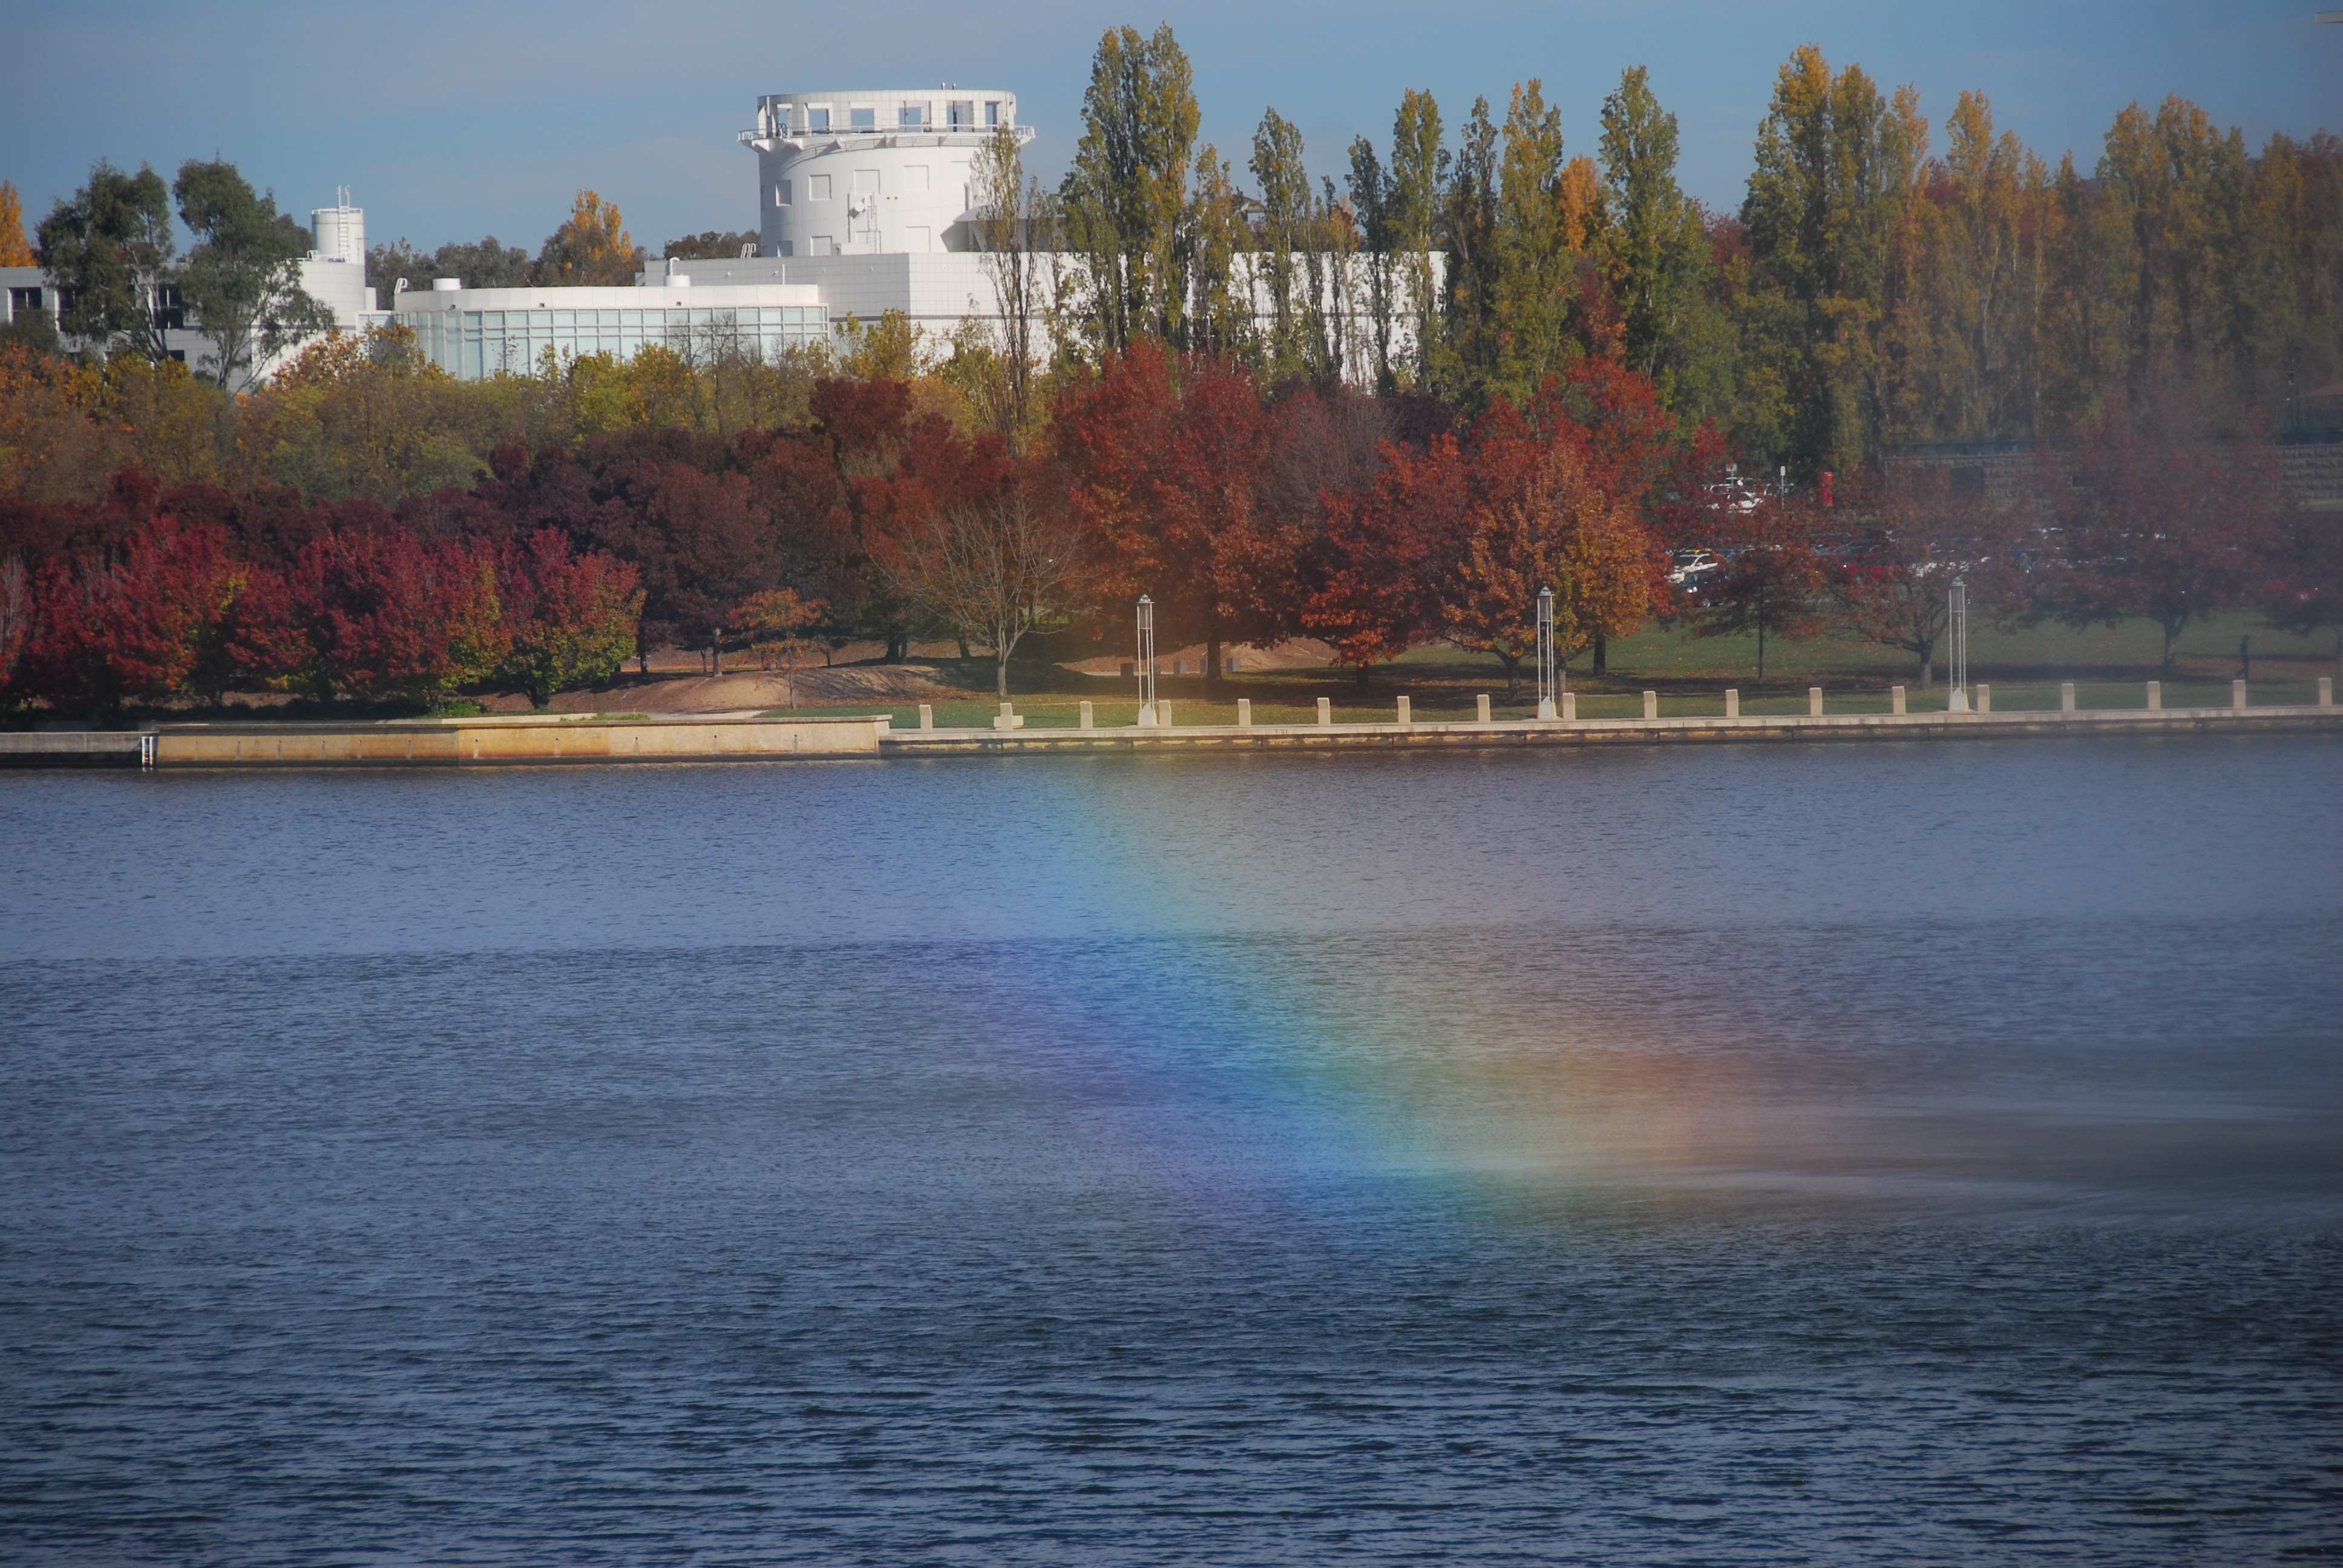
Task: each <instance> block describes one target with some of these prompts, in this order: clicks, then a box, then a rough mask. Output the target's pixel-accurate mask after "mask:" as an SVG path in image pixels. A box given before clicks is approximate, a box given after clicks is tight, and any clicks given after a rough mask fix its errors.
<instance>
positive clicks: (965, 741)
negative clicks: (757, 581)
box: [880, 708, 2343, 757]
mask: <svg viewBox="0 0 2343 1568" xmlns="http://www.w3.org/2000/svg"><path fill="white" fill-rule="evenodd" d="M2299 730H2315V731H2325V732H2327V733H2329V734H2338V735H2343V708H2254V709H2245V710H2243V711H2238V710H2237V709H2227V708H2201V709H2163V710H2161V711H2157V712H2147V711H2145V710H2141V709H2112V710H2102V711H2092V710H2086V711H2083V712H2077V713H1912V714H1892V713H1845V714H1823V715H1819V716H1810V715H1806V714H1797V715H1765V716H1759V717H1753V718H1747V719H1725V718H1722V717H1719V718H1713V719H1712V718H1699V719H1575V720H1568V721H1564V720H1560V719H1556V720H1548V721H1539V720H1517V721H1513V722H1508V723H1501V724H1433V723H1421V722H1419V723H1413V724H1405V725H1402V724H1328V725H1319V724H1266V725H1249V726H1239V725H1234V724H1228V725H1195V726H1191V727H1187V728H1173V729H1138V728H1136V727H1134V728H1131V729H1020V730H1015V731H1011V732H1002V731H997V730H990V729H916V730H915V729H901V730H892V731H890V732H889V733H888V734H887V735H886V736H885V737H884V738H882V739H881V740H880V750H881V751H882V752H883V753H884V754H885V755H887V756H890V757H912V756H923V755H932V754H948V753H952V752H991V753H998V752H1004V751H1153V750H1175V751H1176V750H1187V749H1204V750H1215V749H1217V750H1227V749H1292V748H1327V747H1333V748H1349V749H1357V748H1362V747H1364V748H1381V749H1419V748H1426V747H1429V748H1447V749H1456V748H1473V747H1480V748H1488V747H1510V746H1668V745H1687V744H1697V743H1703V742H1708V743H1726V744H1735V743H1764V742H1773V743H1785V742H1796V741H1846V740H1977V739H2016V738H2020V737H2026V736H2068V737H2075V736H2084V735H2196V734H2210V733H2227V734H2246V733H2250V734H2256V735H2267V734H2273V733H2282V732H2286V731H2299Z"/></svg>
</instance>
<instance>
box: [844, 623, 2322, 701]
mask: <svg viewBox="0 0 2343 1568" xmlns="http://www.w3.org/2000/svg"><path fill="white" fill-rule="evenodd" d="M2242 637H2250V638H2252V639H2253V658H2254V674H2253V684H2252V688H2251V700H2252V702H2253V705H2254V706H2256V707H2265V706H2283V705H2289V704H2298V703H2308V702H2313V701H2316V700H2317V693H2318V677H2320V676H2322V675H2329V674H2332V673H2333V671H2334V645H2333V642H2332V640H2331V639H2330V638H2319V639H2317V640H2316V641H2313V640H2309V639H2306V638H2294V637H2288V636H2286V635H2285V634H2283V633H2280V632H2275V631H2272V630H2270V629H2269V628H2268V627H2266V626H2262V625H2260V624H2259V623H2258V620H2257V619H2256V618H2254V617H2253V616H2251V615H2234V616H2225V617H2217V618H2213V619H2211V620H2208V621H2206V622H2204V623H2203V624H2201V625H2198V626H2195V627H2191V628H2189V629H2188V632H2187V635H2185V636H2184V637H2183V638H2181V640H2180V647H2179V650H2178V656H2177V661H2176V674H2175V677H2174V678H2170V679H2167V680H2166V681H2165V682H2164V705H2165V706H2166V707H2167V708H2226V707H2227V706H2228V704H2229V681H2230V678H2232V677H2233V676H2235V675H2236V674H2237V639H2238V638H2242ZM2162 648H2163V634H2162V633H2161V632H2160V631H2158V630H2157V628H2156V627H2155V626H2154V625H2153V624H2151V623H2149V622H2147V621H2129V622H2126V623H2124V624H2122V625H2119V626H2114V627H2087V628H2082V629H2080V630H2077V629H2074V628H2067V627H2061V626H2041V627H2036V628H2029V629H2025V630H2019V631H2008V632H2004V631H1996V630H1993V629H1990V628H1982V629H1977V630H1973V631H1972V633H1971V634H1970V639H1969V679H1970V681H1971V683H1972V684H1979V683H1983V684H1990V685H1991V686H1992V688H1993V706H1994V710H1995V711H1996V712H1997V713H2019V712H2036V711H2040V712H2047V711H2055V710H2056V708H2057V706H2058V685H2059V683H2060V682H2061V681H2066V680H2071V681H2073V682H2075V699H2076V705H2077V707H2079V708H2085V709H2094V708H2142V707H2145V706H2146V705H2147V689H2146V684H2145V683H2146V682H2147V681H2150V680H2154V679H2157V659H2158V658H2159V657H2160V655H2161V653H2162ZM1608 662H1609V666H1610V668H1609V671H1608V673H1607V674H1605V675H1603V676H1599V677H1598V676H1596V675H1595V674H1594V672H1593V669H1592V659H1591V658H1589V657H1588V656H1585V655H1581V656H1580V657H1579V658H1578V659H1577V660H1576V661H1575V662H1574V663H1573V665H1572V666H1571V668H1570V671H1569V686H1570V689H1571V690H1572V691H1574V692H1575V693H1576V694H1577V696H1578V714H1579V717H1580V718H1582V719H1632V718H1635V717H1638V716H1640V715H1641V714H1642V712H1643V693H1644V690H1645V689H1650V690H1654V691H1656V692H1658V693H1659V699H1660V713H1661V715H1662V716H1663V717H1664V718H1671V719H1673V718H1689V717H1696V716H1700V715H1712V714H1720V713H1722V712H1724V710H1725V688H1727V687H1735V688H1737V689H1739V690H1740V692H1741V711H1742V712H1744V713H1745V714H1753V715H1754V714H1765V713H1779V714H1787V713H1803V712H1805V707H1806V688H1808V687H1809V686H1819V687H1821V688H1823V690H1824V701H1825V705H1826V709H1827V711H1829V712H1833V713H1885V712H1887V711H1888V710H1889V697H1888V688H1889V687H1891V686H1894V685H1897V684H1901V685H1903V686H1905V687H1906V688H1907V689H1908V690H1907V700H1908V707H1909V710H1910V711H1912V712H1915V713H1920V712H1926V711H1929V710H1931V709H1934V710H1939V711H1941V710H1942V709H1943V707H1944V703H1945V692H1944V686H1943V679H1944V667H1943V663H1942V660H1941V658H1940V659H1939V661H1938V664H1937V668H1936V681H1937V683H1936V686H1935V687H1934V688H1933V689H1929V690H1926V691H1923V690H1922V689H1920V684H1919V679H1918V673H1919V672H1918V669H1917V667H1916V663H1915V661H1914V660H1913V659H1912V658H1909V657H1908V656H1907V655H1905V654H1903V653H1900V652H1897V651H1896V650H1894V649H1892V648H1880V647H1877V646H1875V645H1873V644H1869V643H1859V642H1846V641H1843V640H1839V639H1836V638H1810V639H1805V640H1800V641H1793V642H1784V641H1781V640H1780V639H1772V640H1769V642H1768V643H1767V646H1766V649H1765V688H1764V689H1762V690H1761V689H1759V688H1758V686H1757V682H1756V670H1757V644H1756V640H1755V638H1695V637H1694V636H1692V635H1690V633H1688V632H1687V631H1685V630H1684V629H1683V628H1671V627H1658V626H1654V627H1649V628H1645V629H1644V630H1643V631H1641V632H1638V633H1637V634H1636V635H1635V636H1634V637H1631V638H1626V639H1624V641H1620V642H1614V643H1613V644H1612V645H1611V648H1610V658H1609V660H1608ZM944 668H945V669H946V670H947V671H948V672H950V676H951V678H955V679H958V680H960V681H962V682H964V683H966V684H968V685H970V686H973V687H978V688H982V687H986V686H990V684H991V679H992V666H991V664H990V661H989V660H985V659H976V660H973V661H970V663H969V664H968V665H967V666H965V667H964V668H963V667H960V666H958V665H956V664H951V663H947V664H946V665H945V666H944ZM1010 685H1011V692H1012V696H1011V700H1012V701H1013V702H1014V703H1015V704H1016V707H1017V711H1018V712H1019V713H1020V714H1021V715H1023V716H1024V719H1025V722H1026V727H1027V728H1028V729H1054V728H1065V729H1071V728H1073V727H1074V726H1076V725H1077V724H1078V723H1080V721H1081V717H1080V707H1079V705H1080V703H1081V700H1082V699H1084V698H1086V697H1087V698H1089V699H1091V704H1092V708H1093V711H1094V714H1095V722H1096V723H1097V724H1098V726H1099V727H1100V728H1101V729H1113V728H1119V727H1121V726H1125V725H1129V724H1131V723H1132V722H1134V720H1135V719H1136V718H1137V716H1138V711H1139V702H1138V698H1137V695H1136V689H1135V687H1136V683H1135V682H1133V681H1131V680H1130V679H1127V678H1106V679H1101V678H1096V677H1091V676H1084V675H1077V674H1074V673H1073V672H1071V671H1070V670H1066V669H1063V668H1059V667H1057V666H1055V665H1041V664H1021V665H1017V666H1014V667H1013V668H1011V680H1010ZM1157 688H1158V690H1159V691H1160V692H1161V695H1162V697H1163V698H1164V699H1167V700H1169V701H1170V702H1171V704H1172V722H1173V723H1175V724H1180V725H1190V724H1234V723H1235V722H1236V717H1237V709H1236V705H1237V699H1239V698H1249V699H1252V717H1253V722H1254V723H1256V724H1313V723H1315V722H1317V718H1318V708H1317V702H1318V699H1319V698H1321V697H1324V698H1327V699H1330V700H1332V703H1333V709H1334V721H1335V722H1336V723H1338V724H1387V723H1390V722H1391V721H1392V720H1393V719H1394V718H1395V717H1396V716H1397V715H1396V707H1395V702H1394V699H1396V698H1397V697H1398V696H1399V695H1400V694H1401V693H1403V692H1404V693H1405V694H1407V697H1408V699H1409V701H1410V704H1411V706H1412V707H1413V713H1414V717H1416V718H1417V719H1425V720H1432V719H1471V718H1472V717H1473V697H1474V695H1475V694H1476V693H1480V692H1487V693H1488V694H1489V695H1490V697H1491V698H1492V699H1493V701H1492V704H1491V709H1492V712H1491V716H1492V717H1493V718H1496V719H1527V718H1530V717H1532V716H1533V712H1534V708H1535V702H1534V698H1533V696H1532V695H1531V691H1530V689H1529V688H1528V687H1526V686H1525V687H1524V689H1523V695H1522V696H1521V697H1520V698H1518V699H1513V700H1508V699H1507V698H1506V695H1505V685H1504V670H1503V666H1502V665H1500V664H1499V663H1498V661H1497V660H1496V659H1495V658H1491V657H1489V656H1487V655H1483V654H1473V653H1467V652H1464V651H1463V650H1462V649H1458V648H1448V647H1445V646H1440V645H1433V646H1429V647H1424V648H1415V649H1413V650H1411V651H1410V652H1409V653H1407V654H1406V655H1405V656H1404V657H1403V658H1399V659H1397V660H1396V661H1394V662H1393V663H1391V664H1388V665H1379V666H1377V667H1376V668H1374V669H1373V671H1372V672H1371V675H1370V678H1369V682H1368V685H1367V687H1366V689H1363V690H1362V689H1360V687H1359V685H1358V681H1357V678H1356V676H1355V675H1353V673H1352V672H1351V671H1349V670H1343V669H1325V670H1319V669H1283V670H1265V671H1259V672H1250V673H1245V674H1240V675H1232V676H1228V677H1226V678H1223V679H1222V680H1220V681H1218V682H1208V681H1207V680H1206V679H1205V678H1204V677H1202V676H1201V675H1190V676H1159V677H1158V678H1157ZM935 709H936V723H937V724H938V725H940V726H942V727H944V728H947V729H962V728H970V729H984V728H989V727H990V725H991V723H992V719H993V717H994V715H996V714H997V713H998V712H999V711H1000V708H999V705H998V704H997V703H996V702H992V701H980V702H942V703H938V704H936V705H935ZM829 711H833V712H854V713H890V714H891V715H892V716H893V719H894V722H895V726H896V728H898V729H916V728H918V725H919V721H920V714H919V708H918V705H917V704H915V703H913V704H900V705H896V706H893V707H884V706H878V705H872V704H860V705H858V704H845V705H841V706H840V707H838V708H835V709H830V710H829Z"/></svg>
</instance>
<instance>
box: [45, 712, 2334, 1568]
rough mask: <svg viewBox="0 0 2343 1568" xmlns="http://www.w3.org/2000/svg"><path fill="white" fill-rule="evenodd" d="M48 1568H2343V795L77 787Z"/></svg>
mask: <svg viewBox="0 0 2343 1568" xmlns="http://www.w3.org/2000/svg"><path fill="white" fill-rule="evenodd" d="M0 829H5V835H6V837H5V842H6V844H7V846H8V853H7V855H6V857H5V859H0V1069H5V1089H0V1557H5V1558H8V1559H13V1560H21V1561H27V1562H61V1563H75V1562H92V1563H119V1562H130V1561H139V1562H149V1561H151V1562H173V1563H178V1562H196V1563H238V1564H241V1563H301V1564H309V1563H407V1562H424V1561H428V1562H433V1563H442V1562H476V1561H477V1562H487V1561H511V1562H530V1563H551V1562H568V1563H649V1562H694V1563H698V1562H708V1563H724V1562H744V1563H764V1562H872V1563H1159V1562H1192V1563H1278V1562H1292V1563H1303V1562H1308V1563H1318V1562H1329V1561H1342V1562H1360V1563H1377V1562H1396V1561H1401V1560H1416V1561H1424V1560H1440V1561H1456V1562H1516V1561H1547V1560H1567V1561H1605V1562H1618V1563H1801V1562H1805V1563H1825V1562H1826V1563H1909V1562H1939V1561H1962V1562H1980V1561H1985V1562H1990V1561H2012V1560H2014V1561H2042V1562H2048V1561H2075V1562H2095V1563H2096V1562H2104V1563H2167V1562H2206V1563H2235V1562H2258V1561H2267V1562H2276V1561H2281V1560H2293V1559H2296V1558H2299V1557H2304V1556H2318V1555H2333V1554H2343V1406H2338V1394H2343V1021H2338V1020H2343V973H2338V966H2343V747H2338V746H2337V745H2336V744H2334V743H2332V742H2330V741H2325V740H2318V739H2267V740H2260V741H2253V742H2226V741H2222V742H2201V743H2198V742H2187V743H2178V742H2154V741H2147V742H2140V743H2137V744H2104V745H2102V744H2090V743H2083V744H2075V745H2066V744H2059V743H2047V744H2032V745H2028V744H2024V743H2016V744H1992V743H1986V744H1974V745H1965V746H1950V745H1944V746H1936V747H1928V746H1914V747H1900V746H1873V747H1863V748H1846V749H1782V750H1756V749H1749V750H1735V749H1728V750H1716V749H1702V750H1691V749H1686V750H1665V751H1661V750H1652V751H1638V752H1633V753H1618V754H1611V755H1602V756H1594V755H1565V754H1552V755H1545V756H1522V755H1506V756H1491V757H1477V758H1476V757H1425V756H1408V757H1389V758H1382V759H1366V758H1358V757H1344V758H1340V759H1335V758H1328V757H1314V756H1302V757H1285V758H1236V759H1186V760H1183V759H1168V760H1167V759H1158V760H1152V761H1134V760H1131V759H1023V760H1015V761H986V760H977V759H966V760H957V761H945V762H936V763H930V764H910V763H905V764H886V765H879V764H840V765H812V764H808V765H798V766H789V765H779V766H733V767H707V768H691V767H676V768H662V769H640V770H629V769H615V768H600V769H597V768H580V769H513V770H507V771H487V772H463V773H452V772H436V771H435V772H416V773H398V772H381V773H365V772H343V773H330V774H327V773H318V774H304V773H286V774H277V775H269V776H244V777H204V776H195V775H180V776H173V775H164V776H159V777H146V778H139V777H135V776H107V777H97V776H90V777H75V776H67V775H40V776H32V775H18V776H0Z"/></svg>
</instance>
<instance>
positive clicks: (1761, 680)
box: [1757, 620, 1765, 691]
mask: <svg viewBox="0 0 2343 1568" xmlns="http://www.w3.org/2000/svg"><path fill="white" fill-rule="evenodd" d="M1757 689H1758V690H1760V691H1763V690H1765V622H1764V621H1762V620H1761V621H1759V622H1758V623H1757Z"/></svg>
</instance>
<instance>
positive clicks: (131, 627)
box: [20, 517, 247, 712]
mask: <svg viewBox="0 0 2343 1568" xmlns="http://www.w3.org/2000/svg"><path fill="white" fill-rule="evenodd" d="M246 576H247V573H246V569H245V568H244V567H243V566H242V565H241V564H240V563H239V562H237V561H236V560H235V559H234V558H233V557H231V556H230V555H229V553H228V549H227V538H226V534H225V533H224V532H223V531H222V530H221V529H219V528H216V527H213V526H211V525H208V524H197V525H193V526H182V525H181V524H180V522H179V521H178V520H177V519H176V518H169V517H160V518H155V519H154V520H152V521H151V522H148V523H146V525H144V526H143V527H141V528H138V529H136V531H135V532H133V533H132V534H130V535H129V536H128V537H127V538H126V539H124V540H123V542H122V545H121V547H120V548H119V549H117V550H112V551H99V550H84V551H77V552H75V554H73V555H71V556H67V557H65V558H59V559H56V560H53V561H51V562H50V563H49V564H48V565H47V566H46V567H45V568H43V569H42V571H41V573H40V575H39V578H38V580H37V582H36V584H35V588H34V590H33V594H32V598H33V600H34V602H35V612H34V615H33V617H32V621H33V625H32V627H31V628H30V635H29V637H28V638H27V640H26V645H25V650H24V654H23V659H22V663H23V668H22V670H21V672H20V676H21V679H20V684H21V685H22V686H23V687H24V688H25V689H26V690H27V691H28V692H29V693H31V694H33V695H37V696H40V697H44V698H45V699H47V700H49V701H50V702H51V703H53V704H55V705H56V706H57V707H60V708H64V709H71V710H74V711H77V712H111V711H113V710H115V709H118V708H119V707H121V705H122V704H123V703H124V702H125V701H141V702H162V701H166V700H168V699H172V698H176V697H182V696H196V697H216V696H217V695H218V694H219V692H220V691H221V690H223V689H225V687H226V682H227V678H228V676H229V673H230V669H231V666H230V663H229V660H228V658H227V654H226V645H225V638H224V631H225V628H226V620H227V617H228V611H229V608H230V607H231V606H232V605H233V604H234V603H235V601H236V596H237V594H238V593H239V592H240V591H241V590H242V588H243V587H244V585H245V581H246Z"/></svg>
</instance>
